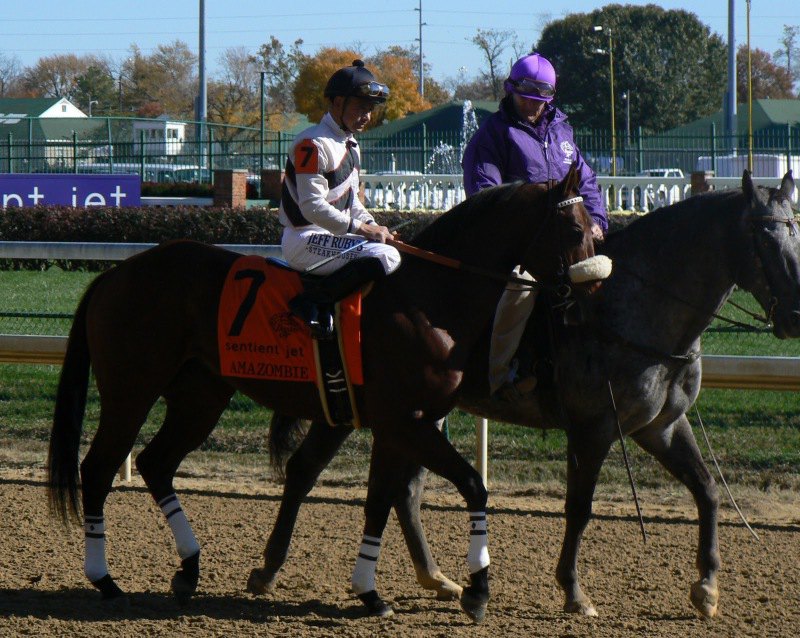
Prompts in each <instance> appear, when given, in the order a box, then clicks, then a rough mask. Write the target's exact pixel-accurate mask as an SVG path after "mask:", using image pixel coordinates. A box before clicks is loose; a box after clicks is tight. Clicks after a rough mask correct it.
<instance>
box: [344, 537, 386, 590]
mask: <svg viewBox="0 0 800 638" xmlns="http://www.w3.org/2000/svg"><path fill="white" fill-rule="evenodd" d="M380 553H381V539H380V538H375V537H374V536H367V535H366V534H364V536H363V538H362V539H361V548H360V549H359V550H358V558H357V559H356V566H355V569H353V577H352V578H351V579H350V584H351V585H352V587H353V593H355V594H356V595H358V594H366V593H367V592H368V591H373V590H374V589H375V568H376V567H377V566H378V555H379V554H380Z"/></svg>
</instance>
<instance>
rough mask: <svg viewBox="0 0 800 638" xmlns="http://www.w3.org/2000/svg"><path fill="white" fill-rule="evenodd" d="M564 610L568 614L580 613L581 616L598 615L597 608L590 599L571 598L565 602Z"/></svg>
mask: <svg viewBox="0 0 800 638" xmlns="http://www.w3.org/2000/svg"><path fill="white" fill-rule="evenodd" d="M564 611H565V612H567V613H568V614H580V615H581V616H590V617H592V618H594V617H595V616H597V610H596V609H595V608H594V605H593V604H592V603H591V601H589V600H580V601H579V600H570V601H568V602H566V603H564Z"/></svg>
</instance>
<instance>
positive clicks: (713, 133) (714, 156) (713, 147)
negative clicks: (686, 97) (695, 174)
mask: <svg viewBox="0 0 800 638" xmlns="http://www.w3.org/2000/svg"><path fill="white" fill-rule="evenodd" d="M711 170H712V171H714V175H716V174H717V127H716V125H715V124H714V122H711Z"/></svg>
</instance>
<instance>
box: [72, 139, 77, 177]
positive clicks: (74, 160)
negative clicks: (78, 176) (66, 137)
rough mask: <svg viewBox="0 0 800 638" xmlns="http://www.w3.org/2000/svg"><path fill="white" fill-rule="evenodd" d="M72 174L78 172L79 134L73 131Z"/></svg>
mask: <svg viewBox="0 0 800 638" xmlns="http://www.w3.org/2000/svg"><path fill="white" fill-rule="evenodd" d="M72 172H73V173H77V172H78V133H77V132H76V131H72Z"/></svg>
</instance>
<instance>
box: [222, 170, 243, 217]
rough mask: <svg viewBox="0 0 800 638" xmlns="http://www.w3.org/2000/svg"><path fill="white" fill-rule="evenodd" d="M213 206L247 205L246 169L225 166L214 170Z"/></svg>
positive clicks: (232, 206) (241, 206) (239, 206)
mask: <svg viewBox="0 0 800 638" xmlns="http://www.w3.org/2000/svg"><path fill="white" fill-rule="evenodd" d="M214 206H221V207H223V208H245V207H246V206H247V169H244V168H225V169H219V170H216V171H214Z"/></svg>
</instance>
